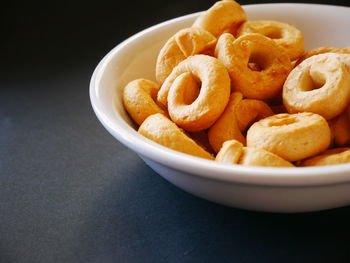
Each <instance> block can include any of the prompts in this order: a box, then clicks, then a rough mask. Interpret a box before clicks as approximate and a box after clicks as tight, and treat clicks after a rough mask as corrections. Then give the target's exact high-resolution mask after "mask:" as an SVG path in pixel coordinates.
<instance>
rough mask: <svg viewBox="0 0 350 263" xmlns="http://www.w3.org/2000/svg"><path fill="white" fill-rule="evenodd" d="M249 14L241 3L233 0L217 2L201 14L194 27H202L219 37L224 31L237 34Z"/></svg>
mask: <svg viewBox="0 0 350 263" xmlns="http://www.w3.org/2000/svg"><path fill="white" fill-rule="evenodd" d="M246 19H247V16H246V13H245V12H244V10H243V8H242V7H241V5H240V4H238V3H237V2H236V1H233V0H224V1H219V2H216V3H215V4H214V5H213V6H212V7H211V8H209V9H208V10H207V11H206V12H204V13H203V14H202V15H200V16H199V17H198V18H197V19H196V20H195V22H194V23H193V25H192V26H193V27H199V28H202V29H204V30H206V31H208V32H210V33H212V34H213V35H214V36H216V37H218V36H220V35H221V34H222V33H224V32H228V33H232V34H235V32H236V31H237V29H238V27H239V26H240V25H241V24H242V23H243V22H244V21H246Z"/></svg>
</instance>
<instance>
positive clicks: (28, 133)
mask: <svg viewBox="0 0 350 263" xmlns="http://www.w3.org/2000/svg"><path fill="white" fill-rule="evenodd" d="M255 2H258V1H255ZM269 2H271V1H269ZM275 2H278V1H275ZM318 2H319V3H321V1H318ZM213 3H214V1H202V0H187V1H186V0H179V1H171V2H168V1H155V0H151V1H125V2H118V1H113V2H112V1H111V2H107V1H98V2H93V3H90V2H87V1H74V2H68V1H53V2H46V3H37V2H32V1H28V2H23V3H21V2H18V1H17V2H14V1H12V2H10V1H8V2H6V3H2V4H1V9H0V13H1V16H0V19H1V28H2V34H1V35H2V36H3V38H2V40H1V43H0V45H1V46H0V47H1V53H2V55H1V60H0V61H1V65H0V70H1V71H0V87H1V88H0V262H1V263H2V262H6V263H12V262H28V263H34V262H67V263H68V262H101V263H104V262H350V252H349V247H350V207H344V208H339V209H333V210H330V211H323V212H314V213H304V214H268V213H258V212H251V211H244V210H239V209H234V208H229V207H224V206H221V205H217V204H214V203H211V202H208V201H205V200H202V199H199V198H197V197H194V196H192V195H190V194H188V193H186V192H184V191H182V190H180V189H178V188H176V187H175V186H173V185H171V184H170V183H168V182H166V181H165V180H164V179H162V178H161V177H160V176H159V175H157V174H156V173H155V172H153V171H152V170H151V169H150V168H149V167H148V166H146V165H145V164H144V163H143V162H142V161H141V160H140V158H139V157H138V156H137V155H136V154H135V153H133V152H132V151H130V150H128V149H127V148H125V147H124V146H123V145H121V144H120V143H118V142H117V141H116V140H115V139H114V138H113V137H112V136H111V135H109V134H108V133H107V131H106V130H104V128H103V127H102V126H101V125H100V123H99V122H98V121H97V119H96V117H95V115H94V113H93V111H92V109H91V106H90V101H89V96H88V88H89V80H90V77H91V74H92V72H93V70H94V67H95V66H96V65H97V63H98V61H99V60H100V59H101V58H102V57H103V56H104V55H105V54H106V53H107V52H108V51H109V50H110V49H112V48H113V47H114V46H115V45H117V44H118V43H119V42H121V41H122V40H124V39H126V38H127V37H129V36H131V35H132V34H134V33H136V32H138V31H140V30H142V29H144V28H146V27H148V26H151V25H153V24H156V23H159V22H162V21H164V20H167V19H170V18H174V17H176V16H180V15H184V14H188V13H192V12H196V11H201V10H204V9H206V8H208V7H209V6H211V5H212V4H213ZM240 3H241V4H247V3H254V1H241V2H240ZM322 3H329V4H341V5H349V2H348V1H343V2H340V1H339V2H337V3H335V2H334V1H328V2H327V1H323V2H322Z"/></svg>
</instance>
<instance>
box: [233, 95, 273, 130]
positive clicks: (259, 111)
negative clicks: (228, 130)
mask: <svg viewBox="0 0 350 263" xmlns="http://www.w3.org/2000/svg"><path fill="white" fill-rule="evenodd" d="M235 113H236V120H237V124H238V127H239V130H240V131H241V132H243V131H245V130H246V129H247V128H248V127H249V126H250V125H252V124H253V123H254V122H256V121H258V120H261V119H264V118H266V117H268V116H271V115H273V111H272V109H271V108H270V106H269V105H267V104H266V103H265V102H263V101H261V100H251V99H244V100H241V101H240V102H239V103H238V105H237V106H236V108H235Z"/></svg>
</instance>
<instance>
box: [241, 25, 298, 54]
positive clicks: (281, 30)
mask: <svg viewBox="0 0 350 263" xmlns="http://www.w3.org/2000/svg"><path fill="white" fill-rule="evenodd" d="M249 33H259V34H262V35H264V36H266V37H269V38H271V39H272V40H273V41H275V43H276V44H277V45H279V46H280V47H283V48H284V49H285V52H286V53H287V54H288V56H289V58H290V59H291V60H295V59H297V58H299V57H300V56H301V55H302V54H303V52H304V37H303V34H302V33H301V31H300V30H299V29H297V28H296V27H294V26H292V25H289V24H286V23H283V22H279V21H270V20H257V21H247V22H245V23H243V24H242V25H241V27H240V28H239V29H238V36H242V35H246V34H249Z"/></svg>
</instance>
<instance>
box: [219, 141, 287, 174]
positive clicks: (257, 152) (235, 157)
mask: <svg viewBox="0 0 350 263" xmlns="http://www.w3.org/2000/svg"><path fill="white" fill-rule="evenodd" d="M215 160H216V161H218V162H224V163H230V164H242V165H249V166H271V167H273V166H274V167H294V165H293V164H291V163H290V162H288V161H286V160H284V159H282V158H281V157H279V156H278V155H276V154H273V153H271V152H268V151H266V150H264V149H258V148H252V147H244V146H243V144H241V143H240V142H238V141H236V140H230V141H226V142H224V144H223V146H222V148H221V149H220V151H219V153H218V154H217V156H216V159H215Z"/></svg>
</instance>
